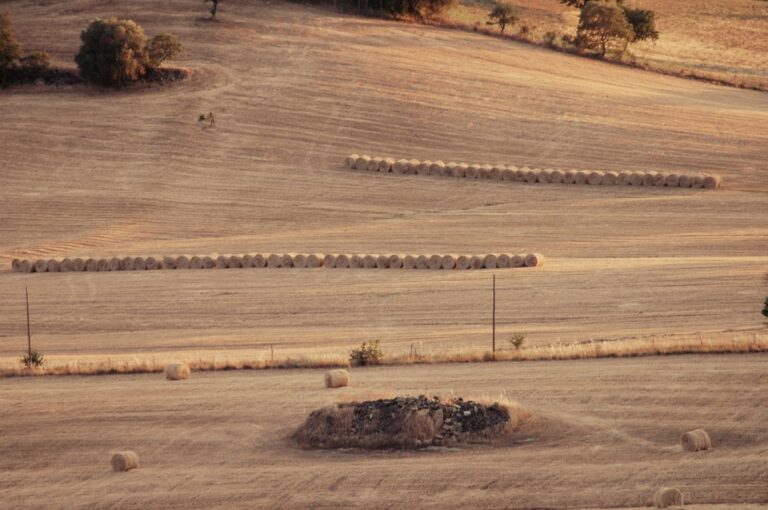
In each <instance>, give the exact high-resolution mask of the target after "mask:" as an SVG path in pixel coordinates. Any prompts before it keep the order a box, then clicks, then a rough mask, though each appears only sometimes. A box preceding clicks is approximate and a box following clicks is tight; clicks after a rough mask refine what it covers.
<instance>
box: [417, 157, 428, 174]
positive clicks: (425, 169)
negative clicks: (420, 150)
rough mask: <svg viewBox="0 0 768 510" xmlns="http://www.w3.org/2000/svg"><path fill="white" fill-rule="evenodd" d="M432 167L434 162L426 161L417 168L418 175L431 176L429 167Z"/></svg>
mask: <svg viewBox="0 0 768 510" xmlns="http://www.w3.org/2000/svg"><path fill="white" fill-rule="evenodd" d="M431 166H432V161H430V160H428V159H427V160H424V161H422V162H421V163H419V166H417V167H416V173H417V174H419V175H429V167H431Z"/></svg>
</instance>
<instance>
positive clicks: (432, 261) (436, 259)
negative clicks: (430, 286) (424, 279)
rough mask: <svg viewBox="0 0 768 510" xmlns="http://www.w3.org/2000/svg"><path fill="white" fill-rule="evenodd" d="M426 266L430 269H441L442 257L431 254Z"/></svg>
mask: <svg viewBox="0 0 768 510" xmlns="http://www.w3.org/2000/svg"><path fill="white" fill-rule="evenodd" d="M427 267H428V268H429V269H431V270H432V271H434V270H436V269H442V268H443V257H441V256H440V255H432V256H431V257H429V262H428V263H427Z"/></svg>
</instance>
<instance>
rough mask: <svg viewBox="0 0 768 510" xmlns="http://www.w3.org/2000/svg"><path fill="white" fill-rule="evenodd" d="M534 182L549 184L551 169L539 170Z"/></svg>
mask: <svg viewBox="0 0 768 510" xmlns="http://www.w3.org/2000/svg"><path fill="white" fill-rule="evenodd" d="M536 182H540V183H541V184H549V183H550V182H552V169H551V168H545V169H544V170H539V175H538V177H537V179H536Z"/></svg>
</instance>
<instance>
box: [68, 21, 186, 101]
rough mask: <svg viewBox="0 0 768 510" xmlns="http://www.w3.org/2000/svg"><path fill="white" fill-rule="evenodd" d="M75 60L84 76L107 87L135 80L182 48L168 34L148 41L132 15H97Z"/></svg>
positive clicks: (84, 34) (89, 26)
mask: <svg viewBox="0 0 768 510" xmlns="http://www.w3.org/2000/svg"><path fill="white" fill-rule="evenodd" d="M80 40H81V41H82V43H83V44H82V45H81V46H80V51H79V52H78V53H77V55H75V62H76V63H77V67H78V68H79V69H80V74H81V76H82V77H83V79H84V80H86V81H89V82H91V83H95V84H97V85H103V86H105V87H109V86H111V87H121V86H125V85H128V84H130V83H133V82H135V81H137V80H139V79H141V78H142V77H143V76H145V75H146V74H147V72H148V71H154V70H155V69H157V67H158V66H160V64H162V62H163V61H165V60H168V59H171V58H173V57H175V56H176V55H177V54H178V53H179V52H180V51H181V43H179V41H178V39H177V38H176V37H174V36H172V35H169V34H162V35H158V36H156V37H154V38H153V39H152V40H151V41H150V42H147V36H146V35H145V34H144V30H143V29H142V28H141V26H139V25H138V24H137V23H136V22H135V21H132V20H129V19H117V18H115V17H112V18H108V19H97V20H95V21H93V22H91V24H90V25H88V28H86V29H85V30H84V31H83V32H82V33H81V34H80Z"/></svg>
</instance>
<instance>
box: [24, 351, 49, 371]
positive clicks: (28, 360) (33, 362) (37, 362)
mask: <svg viewBox="0 0 768 510" xmlns="http://www.w3.org/2000/svg"><path fill="white" fill-rule="evenodd" d="M19 363H21V364H22V365H24V368H27V369H30V368H39V367H41V366H43V363H45V358H44V357H43V354H42V353H40V352H37V351H31V352H28V353H25V354H24V355H23V356H22V357H21V359H20V360H19Z"/></svg>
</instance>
